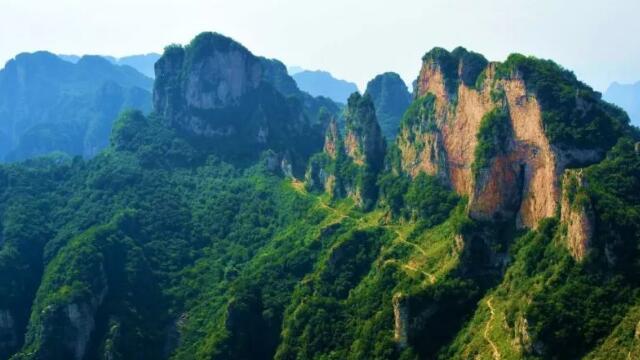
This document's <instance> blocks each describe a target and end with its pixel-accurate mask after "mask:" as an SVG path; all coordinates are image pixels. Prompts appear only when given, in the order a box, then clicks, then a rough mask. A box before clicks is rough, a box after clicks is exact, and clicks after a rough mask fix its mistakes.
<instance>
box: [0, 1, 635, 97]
mask: <svg viewBox="0 0 640 360" xmlns="http://www.w3.org/2000/svg"><path fill="white" fill-rule="evenodd" d="M202 31H216V32H219V33H222V34H224V35H227V36H230V37H232V38H234V39H235V40H237V41H239V42H241V43H242V44H244V45H245V46H246V47H247V48H249V49H250V50H251V51H252V52H253V53H254V54H256V55H262V56H267V57H271V58H277V59H279V60H281V61H283V62H284V63H285V64H287V65H297V66H301V67H303V68H306V69H311V70H316V69H322V70H327V71H329V72H331V73H332V74H334V76H336V77H338V78H343V79H347V80H350V81H353V82H356V83H357V84H358V86H359V87H360V88H361V89H363V88H364V86H365V85H366V83H367V81H368V80H370V79H372V78H373V77H374V76H375V75H376V74H379V73H382V72H385V71H395V72H398V73H399V74H400V75H401V76H402V77H403V78H404V79H405V81H407V82H408V83H410V82H411V81H413V79H415V78H416V76H417V74H418V70H419V67H420V59H421V57H422V55H423V54H424V53H425V52H427V51H428V50H429V49H431V48H433V47H434V46H441V47H444V48H447V49H450V50H451V49H453V48H455V47H456V46H464V47H466V48H467V49H469V50H473V51H476V52H480V53H482V54H484V55H485V56H486V57H487V58H488V59H489V60H497V61H500V60H504V59H505V58H506V57H507V55H508V54H510V53H512V52H520V53H523V54H527V55H535V56H537V57H541V58H549V59H553V60H555V61H556V62H557V63H559V64H561V65H562V66H564V67H565V68H568V69H570V70H573V71H574V72H575V73H576V75H577V76H578V78H580V79H581V80H583V81H585V82H586V83H588V84H589V85H591V86H593V87H594V88H595V89H596V90H600V91H604V90H605V89H606V88H607V86H608V85H609V84H610V83H611V82H613V81H617V82H620V83H632V82H636V81H638V80H640V0H606V1H605V0H599V1H595V0H395V1H389V0H366V1H364V0H363V1H360V0H358V1H353V0H315V1H308V0H253V1H247V0H108V1H106V0H55V1H49V0H0V63H1V64H4V63H5V62H6V61H8V60H9V59H11V58H13V57H14V56H15V55H16V54H18V53H21V52H32V51H37V50H48V51H51V52H54V53H62V54H105V55H114V56H124V55H131V54H141V53H148V52H161V51H162V49H163V48H164V47H165V46H166V45H168V44H172V43H178V44H185V43H188V42H189V41H190V40H191V39H192V38H193V37H194V36H195V35H197V34H198V33H200V32H202Z"/></svg>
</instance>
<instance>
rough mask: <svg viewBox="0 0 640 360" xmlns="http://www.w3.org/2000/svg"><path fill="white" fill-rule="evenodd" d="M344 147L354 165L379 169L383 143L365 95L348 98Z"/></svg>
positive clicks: (370, 105)
mask: <svg viewBox="0 0 640 360" xmlns="http://www.w3.org/2000/svg"><path fill="white" fill-rule="evenodd" d="M344 147H345V151H346V152H347V155H348V156H349V157H350V158H351V159H352V160H353V162H355V163H356V164H358V165H365V164H366V165H367V166H370V167H371V168H373V169H376V170H379V169H381V166H382V162H383V161H384V155H385V141H384V138H383V136H382V131H381V129H380V125H379V124H378V121H377V119H376V114H375V108H374V106H373V102H372V100H371V98H370V97H369V96H367V95H365V96H361V95H360V94H358V93H354V94H353V95H351V96H350V97H349V101H348V104H347V115H346V134H345V140H344Z"/></svg>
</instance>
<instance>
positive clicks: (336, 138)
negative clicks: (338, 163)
mask: <svg viewBox="0 0 640 360" xmlns="http://www.w3.org/2000/svg"><path fill="white" fill-rule="evenodd" d="M341 142H342V138H341V137H340V130H339V129H338V123H337V121H336V120H335V119H331V121H330V122H329V126H328V127H327V132H326V133H325V136H324V152H325V154H327V155H328V156H329V157H330V158H331V159H335V158H336V157H337V155H338V151H342V143H341Z"/></svg>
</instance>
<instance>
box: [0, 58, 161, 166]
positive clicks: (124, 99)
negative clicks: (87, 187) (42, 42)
mask: <svg viewBox="0 0 640 360" xmlns="http://www.w3.org/2000/svg"><path fill="white" fill-rule="evenodd" d="M152 84H153V80H151V79H149V78H147V77H145V76H144V75H142V74H140V73H138V72H137V71H135V70H134V69H132V68H130V67H122V66H116V65H112V64H111V63H109V62H108V61H107V60H105V59H103V58H101V57H97V56H85V57H83V58H81V59H79V60H78V62H77V63H75V64H72V63H69V62H67V61H63V60H61V59H60V58H58V57H57V56H55V55H53V54H51V53H47V52H37V53H33V54H20V55H18V56H16V58H15V59H13V60H10V61H9V62H7V64H6V65H5V67H4V68H3V69H2V70H0V161H16V160H22V159H26V158H31V157H34V156H37V155H42V154H47V153H50V152H54V151H61V152H65V153H67V154H70V155H81V156H83V157H91V156H94V155H96V154H97V153H98V152H99V151H100V150H102V149H103V148H104V147H106V146H107V144H108V141H109V133H110V132H111V125H112V123H113V121H114V120H115V118H116V117H117V115H118V113H119V112H120V111H122V110H123V109H126V108H135V109H139V110H142V111H145V112H146V111H149V110H150V108H151V93H150V90H151V87H152Z"/></svg>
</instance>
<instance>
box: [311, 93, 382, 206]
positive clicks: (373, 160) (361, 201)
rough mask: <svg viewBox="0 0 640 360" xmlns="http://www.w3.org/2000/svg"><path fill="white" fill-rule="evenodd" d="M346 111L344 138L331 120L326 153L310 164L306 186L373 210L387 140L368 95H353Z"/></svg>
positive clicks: (326, 135)
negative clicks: (345, 198)
mask: <svg viewBox="0 0 640 360" xmlns="http://www.w3.org/2000/svg"><path fill="white" fill-rule="evenodd" d="M345 114H346V115H345V117H346V133H345V136H344V138H343V137H341V136H340V132H339V129H338V125H337V122H336V121H335V119H333V120H331V122H330V123H329V126H328V127H327V131H326V134H325V142H324V150H323V152H322V153H319V154H316V155H315V156H314V157H313V158H312V159H311V161H310V163H309V166H308V167H307V172H306V174H305V182H306V186H307V188H308V189H310V190H315V191H325V192H327V193H329V194H330V195H331V197H332V198H341V197H345V196H348V197H351V198H352V199H353V200H354V201H355V203H356V204H358V206H359V207H361V208H363V209H370V208H372V207H373V206H374V205H375V202H376V200H377V196H378V191H377V185H376V178H377V175H378V174H379V173H380V171H382V170H383V165H384V157H385V151H386V143H385V140H384V138H383V137H382V132H381V130H380V125H379V124H378V122H377V120H376V116H375V109H374V106H373V103H372V101H371V98H370V97H369V96H366V95H365V96H361V95H360V94H358V93H354V94H353V95H351V96H350V97H349V101H348V104H347V109H346V112H345Z"/></svg>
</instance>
